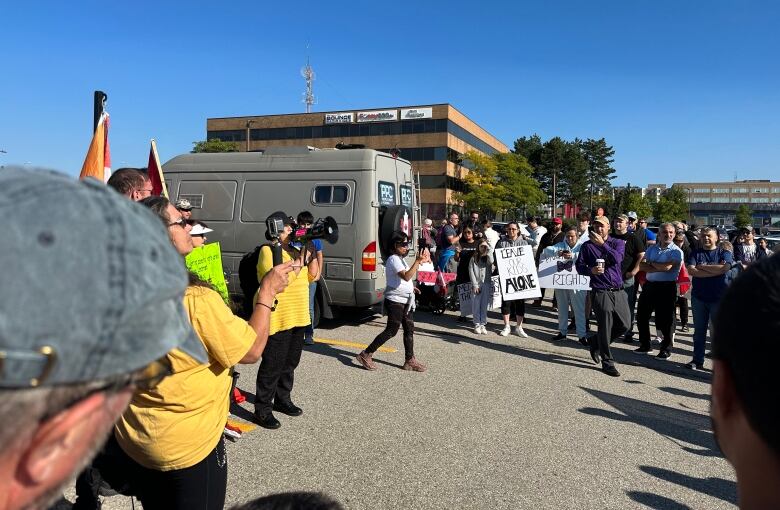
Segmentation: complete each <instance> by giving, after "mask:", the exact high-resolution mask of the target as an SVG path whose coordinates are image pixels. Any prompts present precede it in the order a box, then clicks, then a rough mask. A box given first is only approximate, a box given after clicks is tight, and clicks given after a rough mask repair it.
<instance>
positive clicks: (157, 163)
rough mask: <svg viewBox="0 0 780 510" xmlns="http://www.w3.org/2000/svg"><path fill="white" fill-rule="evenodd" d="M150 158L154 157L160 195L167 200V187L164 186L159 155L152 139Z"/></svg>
mask: <svg viewBox="0 0 780 510" xmlns="http://www.w3.org/2000/svg"><path fill="white" fill-rule="evenodd" d="M152 157H154V163H155V166H156V167H157V168H156V171H157V178H158V179H160V186H162V193H161V195H162V196H164V197H165V198H168V186H166V185H165V176H163V171H162V165H161V164H160V155H159V154H157V141H156V140H155V139H154V138H152Z"/></svg>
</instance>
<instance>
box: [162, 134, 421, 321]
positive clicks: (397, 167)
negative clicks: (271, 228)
mask: <svg viewBox="0 0 780 510" xmlns="http://www.w3.org/2000/svg"><path fill="white" fill-rule="evenodd" d="M163 172H164V175H165V180H166V183H167V185H168V192H169V195H170V198H171V200H172V201H176V200H178V199H181V198H186V199H187V200H189V201H190V203H191V204H192V206H193V211H192V216H193V218H195V219H198V220H203V221H205V222H206V223H208V225H209V227H210V228H212V229H214V232H213V233H211V234H209V241H210V242H211V241H219V243H220V245H221V248H222V264H223V268H224V270H225V274H226V277H227V280H228V288H229V289H230V291H231V294H235V295H240V294H241V290H240V289H241V288H240V285H239V280H238V265H239V262H240V261H241V257H242V256H243V255H244V254H245V253H247V252H250V251H252V250H253V249H254V248H255V246H257V245H258V244H262V243H265V242H267V241H266V239H265V231H266V227H265V219H266V217H268V216H269V215H270V214H271V213H273V212H275V211H284V212H285V213H287V214H288V215H290V216H292V217H296V216H297V215H298V213H299V212H301V211H306V210H308V211H310V212H311V213H312V214H313V215H314V218H315V220H316V219H317V218H320V217H326V216H332V217H333V218H335V220H336V223H337V224H338V227H339V239H338V242H337V243H336V244H333V245H330V244H328V243H323V244H324V250H323V251H324V255H325V259H324V268H323V278H322V280H321V282H320V283H321V284H320V285H319V288H318V293H317V296H316V300H315V324H316V322H317V321H318V320H319V318H320V317H321V316H322V317H325V318H333V317H334V316H335V313H336V311H337V310H338V308H341V307H369V306H372V305H375V304H377V303H380V302H382V301H383V299H384V290H385V286H386V280H385V274H384V262H383V261H384V259H385V258H386V256H387V255H388V254H387V253H386V252H385V243H384V242H383V239H384V240H386V239H387V238H388V237H389V235H390V233H391V232H392V231H393V230H404V231H405V232H406V233H407V234H409V235H410V237H411V239H412V240H413V241H416V239H417V238H418V235H417V233H416V232H415V229H416V228H418V227H417V225H419V222H418V221H417V222H416V221H414V219H413V217H414V211H417V210H418V208H417V204H416V203H415V188H414V183H413V179H412V169H411V165H410V163H409V162H408V161H406V160H403V159H399V158H395V157H393V156H391V155H390V154H386V153H383V152H378V151H375V150H371V149H347V150H337V149H328V150H319V149H314V148H311V147H277V148H269V149H268V150H266V151H265V152H263V153H259V152H232V153H217V154H206V153H201V154H183V155H181V156H176V157H175V158H173V159H171V160H170V161H168V162H167V163H165V164H164V165H163ZM415 244H416V243H415ZM414 253H415V252H414V250H410V254H409V257H410V259H411V258H413V257H414ZM410 263H411V262H410Z"/></svg>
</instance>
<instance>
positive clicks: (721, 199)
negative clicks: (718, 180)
mask: <svg viewBox="0 0 780 510" xmlns="http://www.w3.org/2000/svg"><path fill="white" fill-rule="evenodd" d="M712 201H713V202H715V203H721V204H724V203H728V201H729V197H712Z"/></svg>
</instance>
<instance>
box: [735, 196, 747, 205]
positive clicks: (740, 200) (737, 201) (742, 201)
mask: <svg viewBox="0 0 780 510" xmlns="http://www.w3.org/2000/svg"><path fill="white" fill-rule="evenodd" d="M747 202H748V198H747V197H731V203H733V204H746V203H747Z"/></svg>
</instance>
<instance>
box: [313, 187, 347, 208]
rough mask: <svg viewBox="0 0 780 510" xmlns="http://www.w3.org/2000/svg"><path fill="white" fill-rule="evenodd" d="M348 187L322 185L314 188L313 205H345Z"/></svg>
mask: <svg viewBox="0 0 780 510" xmlns="http://www.w3.org/2000/svg"><path fill="white" fill-rule="evenodd" d="M348 200H349V187H347V186H344V185H339V184H323V185H319V186H315V187H314V203H315V204H319V205H322V204H346V203H347V201H348Z"/></svg>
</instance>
